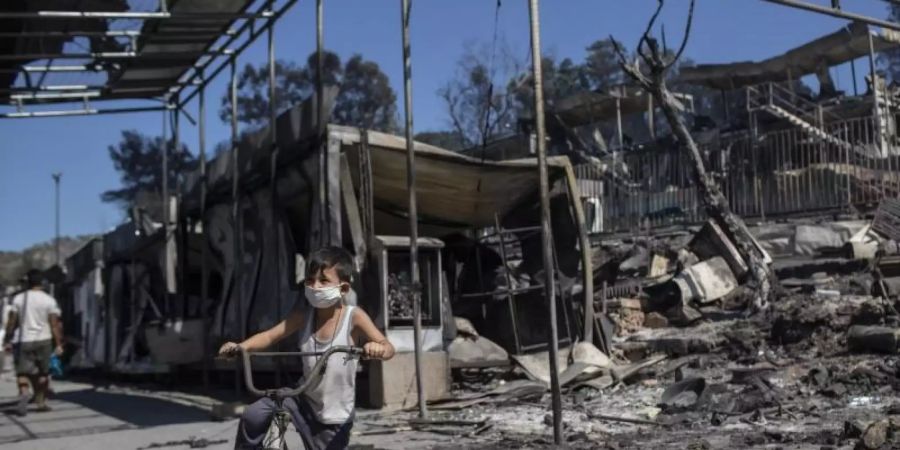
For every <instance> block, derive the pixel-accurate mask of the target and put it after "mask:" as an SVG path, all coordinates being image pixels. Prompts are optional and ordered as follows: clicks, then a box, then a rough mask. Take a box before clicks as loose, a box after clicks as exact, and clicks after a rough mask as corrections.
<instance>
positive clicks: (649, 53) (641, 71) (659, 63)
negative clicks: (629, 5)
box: [611, 0, 774, 309]
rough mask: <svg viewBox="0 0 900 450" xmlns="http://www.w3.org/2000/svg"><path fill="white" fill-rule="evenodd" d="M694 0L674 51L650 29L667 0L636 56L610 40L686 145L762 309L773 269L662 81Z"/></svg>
mask: <svg viewBox="0 0 900 450" xmlns="http://www.w3.org/2000/svg"><path fill="white" fill-rule="evenodd" d="M694 2H695V0H691V3H690V7H689V10H688V17H687V24H686V25H685V31H684V38H683V40H682V42H681V45H680V46H679V47H678V51H677V52H675V53H674V55H672V54H671V53H670V52H668V51H667V49H666V48H661V46H660V44H659V42H658V41H657V40H656V39H655V38H654V37H653V36H651V34H650V33H651V30H652V29H653V26H654V24H655V23H656V19H657V18H658V17H659V14H660V12H661V11H662V8H663V6H664V4H665V0H657V7H656V11H655V12H654V13H653V16H652V17H651V18H650V22H649V23H648V24H647V28H646V30H645V31H644V33H643V35H641V39H640V41H639V42H638V46H637V55H636V56H635V57H634V60H633V61H629V60H628V58H627V57H626V56H625V53H624V52H623V50H622V48H621V47H620V46H619V45H618V43H616V40H615V39H611V41H612V42H613V44H614V45H615V49H616V53H617V55H618V56H619V63H620V65H621V67H622V70H624V71H625V73H626V74H627V75H628V77H629V78H631V79H632V80H633V81H634V82H635V83H637V84H638V85H640V86H641V87H642V88H643V89H644V90H645V91H647V92H648V93H649V94H650V95H652V96H653V99H654V101H655V102H656V104H657V105H659V107H660V109H662V111H663V114H665V117H666V120H667V121H668V122H669V126H670V127H671V128H672V132H673V133H674V135H675V137H676V138H677V139H678V143H679V144H680V145H681V146H683V147H684V148H685V149H686V150H687V152H688V155H689V157H690V161H691V163H692V164H693V166H694V170H693V177H694V183H695V185H696V186H697V189H698V190H699V192H700V198H701V199H702V201H703V205H704V209H705V211H706V214H707V215H708V216H709V217H710V218H711V219H712V220H714V221H715V222H716V223H717V224H718V225H719V226H720V227H721V228H722V230H723V231H724V232H725V233H726V234H727V235H728V238H729V239H730V240H731V241H732V243H734V244H735V247H737V249H738V252H740V254H741V256H742V257H743V258H744V259H745V260H746V261H747V264H748V266H749V269H750V280H749V281H750V283H749V286H750V287H751V288H752V292H753V293H754V298H753V305H754V306H755V307H756V308H757V309H764V308H765V307H766V306H767V305H768V301H769V299H770V296H771V293H772V281H773V280H774V277H773V275H772V272H771V269H770V268H769V266H768V265H767V264H766V263H765V261H764V256H763V253H762V251H761V250H760V249H759V247H758V246H757V245H756V243H755V240H754V239H753V236H751V234H750V232H749V230H748V229H747V226H746V225H745V224H744V221H743V219H741V218H740V217H739V216H738V215H736V214H734V213H733V212H732V211H731V207H730V206H729V204H728V200H727V199H726V198H725V196H724V195H722V191H721V189H719V186H718V184H717V183H716V182H715V180H714V179H713V177H712V176H711V175H710V174H709V173H708V172H707V171H706V166H705V165H704V163H703V157H702V156H701V154H700V149H699V148H698V147H697V143H696V142H695V141H694V139H693V137H692V136H691V133H690V132H689V131H688V127H687V125H686V124H685V122H684V119H683V118H682V116H681V115H680V114H679V111H680V109H681V108H680V106H681V104H680V102H679V101H678V100H677V99H676V98H675V97H674V96H673V95H672V93H671V92H670V91H669V89H668V87H667V86H666V76H667V74H668V72H669V71H670V69H672V67H673V66H675V64H676V63H677V62H678V59H679V58H680V57H681V55H682V53H683V52H684V49H685V47H686V46H687V42H688V38H689V37H690V33H691V24H692V22H693V18H694ZM670 55H672V56H670Z"/></svg>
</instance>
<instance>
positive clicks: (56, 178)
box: [52, 172, 62, 266]
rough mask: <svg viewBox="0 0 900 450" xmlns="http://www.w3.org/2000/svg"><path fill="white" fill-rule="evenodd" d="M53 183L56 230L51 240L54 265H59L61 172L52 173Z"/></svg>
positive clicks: (60, 256)
mask: <svg viewBox="0 0 900 450" xmlns="http://www.w3.org/2000/svg"><path fill="white" fill-rule="evenodd" d="M52 177H53V184H54V185H55V190H56V232H55V235H54V236H55V237H54V240H53V247H54V252H55V259H56V265H57V266H59V264H60V261H61V258H62V255H61V254H60V250H59V181H60V179H61V178H62V172H56V173H54V174H53V175H52Z"/></svg>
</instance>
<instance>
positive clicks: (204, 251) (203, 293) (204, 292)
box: [198, 74, 210, 390]
mask: <svg viewBox="0 0 900 450" xmlns="http://www.w3.org/2000/svg"><path fill="white" fill-rule="evenodd" d="M201 78H202V74H201ZM198 103H199V112H198V114H199V116H200V117H199V118H198V121H199V126H198V128H199V130H198V133H199V135H200V136H199V137H200V142H199V145H200V228H201V233H202V234H201V236H200V237H201V240H200V314H201V317H203V388H204V389H205V390H209V329H210V323H209V322H210V321H209V314H208V311H207V309H206V300H207V298H209V264H208V262H207V256H208V253H209V241H208V238H207V233H206V232H207V231H208V230H207V223H206V190H207V185H206V182H207V180H206V175H207V171H206V169H207V168H206V89H205V88H203V89H201V90H200V96H199V97H198Z"/></svg>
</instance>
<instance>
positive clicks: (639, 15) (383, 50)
mask: <svg viewBox="0 0 900 450" xmlns="http://www.w3.org/2000/svg"><path fill="white" fill-rule="evenodd" d="M817 1H819V3H823V4H824V3H827V2H825V1H824V0H817ZM541 3H542V6H541V22H542V40H543V47H544V52H545V53H549V54H552V55H555V56H557V57H559V58H562V57H571V58H573V59H575V60H578V61H580V60H581V59H582V58H583V56H584V49H585V47H587V46H588V45H589V44H590V43H591V42H593V41H595V40H597V39H602V38H605V37H607V36H609V35H610V34H611V35H613V36H615V37H616V38H617V39H619V40H622V41H623V42H625V43H626V44H628V45H629V46H633V45H634V44H635V43H636V41H637V38H638V35H639V34H640V32H641V31H642V30H643V28H644V26H645V24H646V20H647V19H648V18H649V15H650V13H651V12H652V11H653V9H654V7H655V5H656V1H654V0H544V1H543V2H541ZM846 3H848V4H850V3H852V6H849V7H848V9H849V8H852V11H853V12H858V13H864V14H869V15H872V16H875V17H879V18H883V17H885V16H886V15H887V8H886V5H887V3H886V2H884V1H881V0H860V1H857V2H846ZM399 4H400V2H399V0H326V1H325V42H326V47H327V48H329V49H331V50H334V51H336V52H337V53H338V54H340V55H341V56H342V57H343V58H345V59H346V58H347V57H349V56H350V55H351V54H353V53H361V54H362V55H364V56H365V58H367V59H370V60H373V61H376V62H377V63H379V64H380V65H381V67H382V70H383V71H384V72H385V73H387V74H388V76H389V77H390V79H391V82H392V84H393V85H394V89H395V90H396V91H397V93H398V97H399V98H398V100H399V102H398V105H399V106H400V108H401V113H402V105H403V103H402V90H401V83H402V72H401V49H400V31H399V23H400V8H399ZM314 5H315V2H314V1H312V0H300V1H299V2H298V4H297V5H296V6H294V8H293V9H292V10H291V11H290V12H289V13H288V14H287V15H285V17H283V18H282V20H281V21H280V22H279V25H278V27H277V28H276V34H275V36H276V46H275V47H276V54H277V56H278V57H279V58H285V59H291V58H294V59H297V60H302V59H304V58H305V57H306V55H308V54H309V53H310V52H311V51H312V50H313V49H314V48H315V10H314ZM495 5H496V2H495V1H494V0H452V1H451V0H413V11H412V21H411V36H412V64H413V113H414V128H415V130H416V131H423V130H429V129H431V130H434V129H442V128H447V125H448V124H447V118H446V115H445V112H444V107H443V105H442V103H441V100H440V99H439V98H438V96H437V95H436V91H437V90H438V89H439V88H440V87H441V86H442V85H444V84H445V83H446V82H447V81H448V80H449V79H450V78H451V77H452V76H453V73H454V69H455V64H456V61H457V59H458V58H459V56H460V55H461V54H462V52H463V48H464V44H465V43H467V42H468V43H481V42H490V40H491V38H492V36H493V32H494V9H495ZM687 5H688V1H687V0H669V1H668V2H667V6H666V10H665V12H664V14H663V16H662V18H661V20H662V22H663V23H665V24H666V34H667V38H668V40H669V42H674V41H676V40H677V39H679V38H680V33H681V30H682V29H683V26H684V18H685V16H686V10H687ZM844 24H846V22H845V21H843V20H839V19H834V18H830V17H825V16H820V15H816V14H811V13H805V12H801V11H796V10H793V9H790V8H787V7H783V6H777V5H773V4H770V3H767V2H764V1H761V0H697V6H696V14H695V20H694V32H693V34H692V36H691V40H690V42H689V44H688V47H687V51H686V55H687V56H688V57H690V58H692V59H693V60H695V61H697V62H699V63H719V62H731V61H743V60H757V59H762V58H766V57H769V56H773V55H775V54H777V53H780V52H782V51H784V50H786V49H789V48H791V47H793V46H796V45H798V44H801V43H803V42H806V41H808V40H810V39H812V38H815V37H817V36H820V35H823V34H826V33H829V32H832V31H835V30H837V29H838V28H839V27H841V26H843V25H844ZM527 27H528V10H527V2H526V1H525V0H518V1H512V0H503V2H502V7H501V8H500V18H499V27H498V32H499V33H500V34H501V35H502V36H504V37H505V40H506V41H507V42H508V43H509V45H510V47H511V49H512V50H513V52H514V54H516V55H522V56H523V57H524V56H525V55H527V52H528V45H529V41H528V28H527ZM265 55H266V53H265V39H264V38H263V39H260V41H259V42H258V43H256V44H255V45H253V46H252V47H250V48H249V49H248V51H247V52H245V53H244V55H243V56H242V57H241V59H240V63H241V64H243V63H245V62H250V63H254V64H257V63H260V62H262V61H264V60H265ZM865 67H866V66H865V65H862V66H861V65H858V66H857V68H858V69H860V70H859V71H860V72H865V70H864V69H863V68H865ZM226 74H227V71H225V72H223V75H226ZM863 75H864V73H860V74H859V77H862V76H863ZM835 78H836V80H835V81H836V82H837V83H838V84H839V86H838V87H839V89H840V88H842V89H845V90H847V91H848V92H851V91H852V85H851V84H850V75H849V68H846V67H844V68H841V69H839V70H838V71H837V74H836V77H835ZM226 83H227V76H220V77H219V79H218V80H216V81H215V82H213V83H212V84H211V85H210V88H209V90H208V94H207V98H208V99H209V100H208V108H207V111H208V112H207V114H208V115H207V123H208V127H207V129H208V131H207V143H208V144H207V145H208V148H207V150H208V151H211V150H212V147H213V146H214V145H215V143H216V142H219V141H221V140H223V139H226V138H227V137H228V136H229V129H228V128H227V127H226V126H225V124H222V123H221V122H220V121H219V119H218V116H217V109H218V100H219V97H221V95H222V94H223V93H224V92H225V88H226ZM860 85H861V86H862V84H860ZM188 109H189V110H190V112H191V115H193V116H194V117H196V115H197V105H196V103H193V104H191V105H189V106H188ZM182 124H183V125H182V130H183V131H182V136H183V137H182V139H183V140H184V141H185V142H186V143H187V145H188V146H189V147H190V148H191V150H192V151H196V149H197V139H198V137H197V136H198V135H197V130H196V128H195V127H193V126H191V125H190V124H188V123H187V122H186V121H182ZM125 129H137V130H139V131H141V132H144V133H147V134H157V135H158V134H159V133H160V132H161V129H162V114H161V113H141V114H128V115H116V116H93V117H68V118H42V119H15V120H0V250H20V249H22V248H25V247H27V246H29V245H31V244H33V243H36V242H40V241H45V240H48V239H51V238H52V237H53V183H52V180H51V177H50V174H51V173H52V172H56V171H62V172H63V174H64V175H63V181H62V183H63V184H62V186H63V188H62V213H61V216H62V233H63V234H64V235H66V234H68V235H74V234H84V233H100V232H104V231H106V230H108V229H110V228H111V227H113V226H115V225H116V224H118V223H119V222H121V221H122V220H123V215H122V212H121V211H120V210H119V209H118V208H117V207H115V206H114V205H109V204H104V203H102V202H101V201H100V193H101V192H103V191H104V190H107V189H111V188H115V187H117V186H118V184H119V177H118V174H117V173H116V172H115V170H114V169H113V166H112V163H111V162H110V161H109V158H108V153H107V146H109V145H112V144H115V143H116V142H118V140H119V137H120V132H121V130H125Z"/></svg>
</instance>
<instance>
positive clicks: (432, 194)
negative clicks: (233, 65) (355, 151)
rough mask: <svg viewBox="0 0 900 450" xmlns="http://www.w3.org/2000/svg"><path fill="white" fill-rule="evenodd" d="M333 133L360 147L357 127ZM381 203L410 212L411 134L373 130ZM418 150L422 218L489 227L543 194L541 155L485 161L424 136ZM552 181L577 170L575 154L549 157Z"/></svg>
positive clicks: (333, 129) (339, 128)
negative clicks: (572, 162)
mask: <svg viewBox="0 0 900 450" xmlns="http://www.w3.org/2000/svg"><path fill="white" fill-rule="evenodd" d="M328 128H329V133H330V134H331V135H332V136H335V135H336V136H340V138H341V141H342V144H343V145H345V146H346V145H352V146H354V147H356V148H358V145H359V142H360V133H359V132H358V130H357V129H356V128H352V127H342V126H337V125H331V126H329V127H328ZM368 142H369V149H370V155H371V156H370V158H371V161H372V178H373V187H374V200H375V206H376V208H379V209H389V210H393V211H398V212H403V213H405V212H406V211H407V208H408V204H409V194H408V191H407V188H406V139H405V138H403V137H400V136H394V135H391V134H385V133H379V132H375V131H369V132H368ZM414 149H415V152H416V159H415V164H416V199H417V208H418V213H419V216H420V218H421V219H422V220H425V221H427V220H432V221H435V222H440V223H443V224H446V225H449V226H453V225H456V226H460V227H468V228H472V227H485V226H491V225H493V224H494V215H495V214H497V215H499V216H500V217H503V216H505V215H506V214H508V213H510V212H511V211H512V210H513V209H515V208H517V207H520V206H522V205H523V204H525V203H527V202H528V201H529V200H535V201H536V199H537V191H538V187H539V181H538V171H537V160H536V159H534V158H529V159H519V160H512V161H484V162H482V161H481V160H480V159H476V158H471V157H468V156H463V155H461V154H459V153H455V152H451V151H449V150H444V149H442V148H439V147H435V146H432V145H428V144H423V143H420V142H416V143H415V147H414ZM547 165H548V170H549V175H550V179H551V181H552V180H554V179H559V178H561V177H564V176H566V172H567V168H568V169H569V172H571V165H570V162H569V158H567V157H565V156H555V157H548V158H547Z"/></svg>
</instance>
